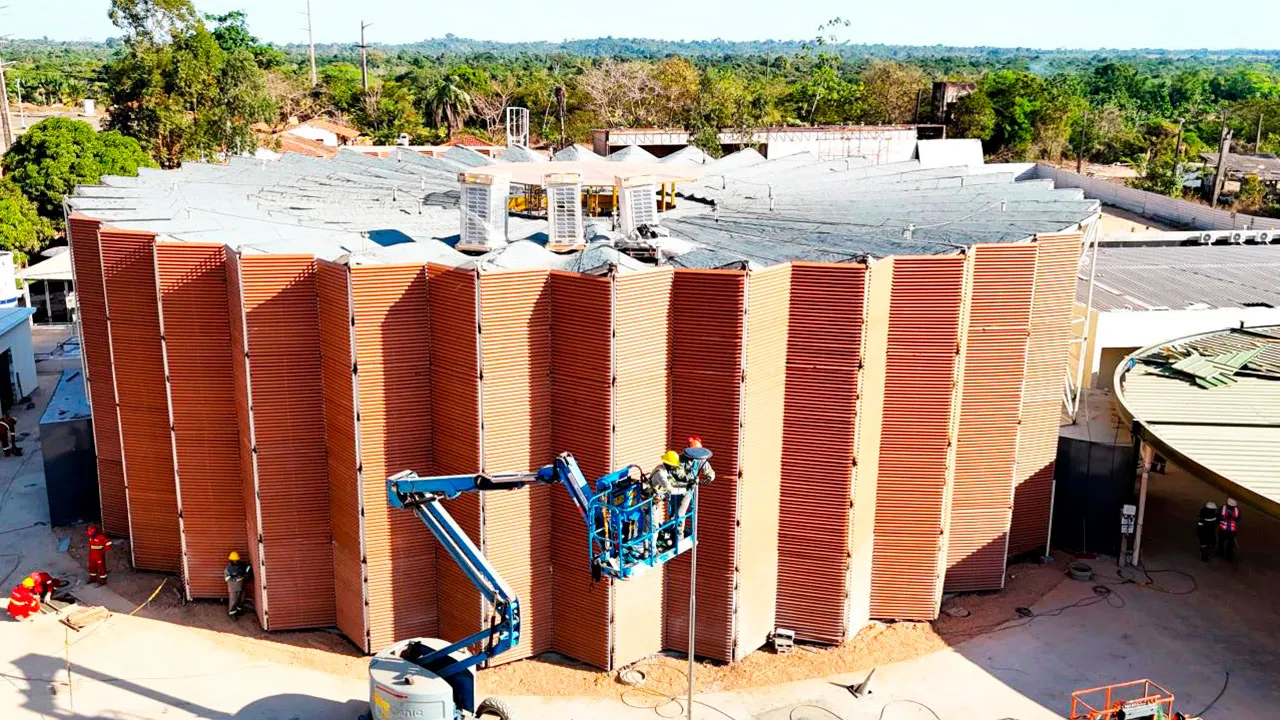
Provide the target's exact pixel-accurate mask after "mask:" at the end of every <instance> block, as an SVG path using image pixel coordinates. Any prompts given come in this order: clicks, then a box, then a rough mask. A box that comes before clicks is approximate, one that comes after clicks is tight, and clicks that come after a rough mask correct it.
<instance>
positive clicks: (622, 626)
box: [611, 268, 720, 668]
mask: <svg viewBox="0 0 1280 720" xmlns="http://www.w3.org/2000/svg"><path fill="white" fill-rule="evenodd" d="M673 277H674V273H673V272H672V270H671V269H670V268H660V269H655V270H646V271H644V272H635V273H621V274H618V275H616V276H615V277H614V299H613V308H614V319H613V325H614V340H613V346H614V350H613V352H614V376H615V388H616V390H615V394H614V401H613V419H614V420H613V421H614V430H613V440H612V446H613V447H612V456H613V462H612V465H613V467H615V468H616V467H621V466H623V465H632V464H635V465H639V466H640V467H641V468H642V469H644V471H645V472H648V471H649V470H652V469H653V468H654V467H655V466H656V465H657V464H658V462H659V457H660V456H661V455H662V453H663V452H664V451H666V449H667V446H668V439H669V437H670V435H671V433H670V429H671V428H670V424H671V423H670V420H671V419H670V400H671V367H670V365H671V359H670V353H671V346H670V344H669V339H668V338H669V335H670V332H671V287H672V279H673ZM719 465H720V461H719V460H717V461H716V466H719ZM663 576H664V571H663V570H662V569H661V568H658V569H654V570H651V571H650V572H648V573H646V574H644V575H641V576H640V577H635V578H632V579H630V580H628V581H626V582H620V583H613V584H612V591H613V603H612V604H613V629H612V632H613V642H612V645H613V658H612V663H611V666H612V667H615V668H617V667H622V666H625V665H628V664H630V663H632V662H635V661H636V660H639V659H641V658H644V657H648V656H649V655H652V654H654V653H656V652H659V651H661V650H662V646H663V637H662V636H663V629H662V628H663V607H664V603H663V587H664V584H665V583H664V579H663ZM686 607H687V606H686Z"/></svg>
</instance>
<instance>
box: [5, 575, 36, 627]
mask: <svg viewBox="0 0 1280 720" xmlns="http://www.w3.org/2000/svg"><path fill="white" fill-rule="evenodd" d="M35 584H36V583H35V581H34V580H32V579H31V578H29V577H25V578H22V582H21V583H19V584H18V586H17V587H15V588H14V589H13V591H12V592H10V593H9V615H11V616H13V619H15V620H29V619H30V618H31V616H32V615H35V614H36V613H38V612H40V601H39V600H37V599H36V596H35V595H34V594H33V593H32V592H31V589H32V588H34V587H35Z"/></svg>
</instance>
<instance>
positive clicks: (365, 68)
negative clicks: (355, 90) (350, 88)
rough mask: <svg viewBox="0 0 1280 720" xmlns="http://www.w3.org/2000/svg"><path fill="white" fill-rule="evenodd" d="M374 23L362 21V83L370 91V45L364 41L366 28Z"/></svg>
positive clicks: (365, 89) (366, 90)
mask: <svg viewBox="0 0 1280 720" xmlns="http://www.w3.org/2000/svg"><path fill="white" fill-rule="evenodd" d="M370 25H373V23H367V22H365V21H363V20H361V21H360V84H361V85H362V86H363V87H364V91H365V92H369V55H368V52H367V51H368V49H369V46H368V45H366V44H365V42H364V31H365V28H367V27H369V26H370Z"/></svg>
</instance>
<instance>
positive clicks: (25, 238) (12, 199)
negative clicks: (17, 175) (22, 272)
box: [0, 180, 56, 265]
mask: <svg viewBox="0 0 1280 720" xmlns="http://www.w3.org/2000/svg"><path fill="white" fill-rule="evenodd" d="M55 234H56V233H55V232H54V229H53V223H51V222H49V220H48V219H47V218H44V217H41V215H40V212H39V210H38V209H37V208H36V204H35V203H33V202H31V201H30V200H28V199H27V196H26V195H24V194H23V193H22V189H21V188H19V187H18V186H17V185H16V184H14V183H12V182H10V181H8V180H0V249H3V250H8V251H9V252H12V253H13V254H14V258H15V259H16V260H17V262H18V264H20V265H24V264H26V262H27V258H28V256H30V255H32V254H34V253H37V252H39V251H40V249H41V248H43V247H44V244H45V243H46V242H48V241H49V240H50V239H51V238H52V237H53V236H54V235H55Z"/></svg>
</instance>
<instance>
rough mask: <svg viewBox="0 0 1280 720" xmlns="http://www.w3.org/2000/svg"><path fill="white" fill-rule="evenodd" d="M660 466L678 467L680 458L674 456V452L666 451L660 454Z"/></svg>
mask: <svg viewBox="0 0 1280 720" xmlns="http://www.w3.org/2000/svg"><path fill="white" fill-rule="evenodd" d="M662 464H663V465H679V464H680V456H679V455H677V454H676V451H675V450H668V451H666V452H664V453H662Z"/></svg>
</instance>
